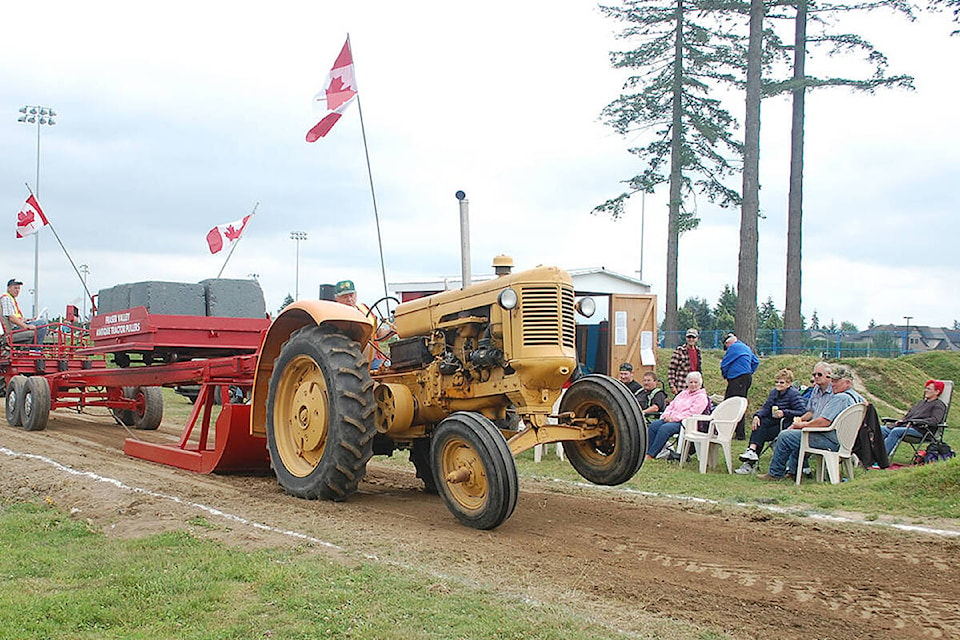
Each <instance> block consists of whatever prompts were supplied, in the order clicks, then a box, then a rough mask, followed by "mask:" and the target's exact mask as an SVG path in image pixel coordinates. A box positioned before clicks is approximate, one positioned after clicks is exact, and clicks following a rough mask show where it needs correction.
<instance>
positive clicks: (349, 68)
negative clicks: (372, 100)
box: [307, 38, 357, 142]
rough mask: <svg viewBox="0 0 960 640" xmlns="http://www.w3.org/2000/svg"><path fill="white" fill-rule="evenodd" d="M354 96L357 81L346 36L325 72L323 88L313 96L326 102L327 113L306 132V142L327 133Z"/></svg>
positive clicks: (317, 100)
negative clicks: (334, 58)
mask: <svg viewBox="0 0 960 640" xmlns="http://www.w3.org/2000/svg"><path fill="white" fill-rule="evenodd" d="M356 97H357V81H356V78H355V77H354V73H353V54H352V53H351V52H350V39H349V38H347V41H346V42H344V43H343V49H341V50H340V55H338V56H337V60H336V62H334V63H333V68H332V69H330V73H329V74H327V81H326V82H325V83H324V85H323V90H322V91H321V92H320V93H318V94H317V95H316V97H315V98H314V100H315V101H316V102H326V103H327V104H326V109H327V115H325V116H324V117H323V119H322V120H320V122H318V123H317V124H316V125H315V126H314V127H313V128H312V129H310V131H308V132H307V142H316V141H317V140H319V139H320V138H322V137H324V136H325V135H327V134H328V133H329V132H330V129H332V128H333V125H335V124H337V120H339V119H340V116H342V115H343V112H344V111H346V110H347V107H349V106H350V103H352V102H353V100H354V98H356Z"/></svg>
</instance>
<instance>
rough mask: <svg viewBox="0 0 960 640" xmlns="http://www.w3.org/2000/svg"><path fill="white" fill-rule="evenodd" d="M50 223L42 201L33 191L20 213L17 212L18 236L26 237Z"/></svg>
mask: <svg viewBox="0 0 960 640" xmlns="http://www.w3.org/2000/svg"><path fill="white" fill-rule="evenodd" d="M48 224H50V223H49V222H47V216H45V215H43V209H41V208H40V203H39V202H37V199H36V198H35V197H34V195H33V194H32V193H31V194H30V197H29V198H27V201H26V202H24V203H23V207H22V208H21V209H20V213H18V214H17V237H18V238H26V237H27V236H29V235H32V234H34V233H36V232H37V231H40V229H41V227H45V226H47V225H48Z"/></svg>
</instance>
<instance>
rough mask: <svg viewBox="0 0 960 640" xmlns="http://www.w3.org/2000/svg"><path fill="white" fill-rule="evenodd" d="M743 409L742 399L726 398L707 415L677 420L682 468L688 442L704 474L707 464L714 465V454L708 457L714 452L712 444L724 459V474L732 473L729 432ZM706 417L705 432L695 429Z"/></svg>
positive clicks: (744, 402) (731, 433)
mask: <svg viewBox="0 0 960 640" xmlns="http://www.w3.org/2000/svg"><path fill="white" fill-rule="evenodd" d="M746 411H747V399H746V398H727V399H726V400H724V401H723V402H721V403H720V404H718V405H717V406H716V408H715V409H714V410H713V413H712V414H710V415H709V416H706V415H699V416H690V417H689V418H684V419H683V420H682V421H681V423H680V438H679V440H677V451H679V452H680V466H681V467H683V463H684V462H686V461H687V456H688V455H689V452H690V446H689V445H691V444H692V445H693V446H694V448H695V449H696V451H697V459H698V460H699V461H700V473H706V472H707V466H708V464H709V466H710V467H713V466H715V465H716V457H715V456H713V459H712V460H711V459H710V458H711V455H712V454H713V453H714V451H715V448H714V447H713V445H720V447H721V448H722V449H723V455H724V457H725V458H726V460H727V473H733V459H732V458H731V456H730V447H731V446H732V445H731V443H732V441H733V432H734V431H735V430H736V428H737V423H738V422H740V419H741V418H743V414H744V413H745V412H746ZM707 420H709V421H710V426H709V428H708V429H707V431H706V433H703V432H701V431H698V430H697V425H698V423H700V422H701V421H703V422H706V421H707Z"/></svg>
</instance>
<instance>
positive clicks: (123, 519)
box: [0, 411, 960, 639]
mask: <svg viewBox="0 0 960 640" xmlns="http://www.w3.org/2000/svg"><path fill="white" fill-rule="evenodd" d="M178 435H179V434H178V430H177V429H176V428H175V427H168V426H166V425H164V426H162V427H161V429H160V430H159V431H157V432H155V433H150V434H142V433H137V436H138V437H143V438H144V439H148V438H149V439H156V440H162V439H164V438H166V439H173V438H176V437H177V436H178ZM126 436H127V432H126V431H124V430H123V429H122V428H120V427H117V426H114V425H112V424H111V421H110V420H109V418H107V417H106V416H105V415H103V414H102V415H99V416H89V415H77V414H71V413H64V412H63V411H57V412H55V413H53V414H51V419H50V425H49V426H48V427H47V430H46V431H43V432H33V433H28V432H24V431H22V430H19V429H13V428H10V427H9V426H7V425H6V424H5V423H4V422H3V421H0V447H4V448H6V449H7V450H9V452H15V453H16V454H34V456H42V457H43V458H40V457H31V456H25V455H12V454H11V453H9V452H7V453H3V454H2V455H0V491H3V494H4V495H6V496H20V497H29V496H33V495H37V496H40V497H43V498H46V497H49V498H50V499H52V500H53V501H55V502H56V503H57V504H58V505H59V506H61V507H62V508H64V509H66V510H68V511H72V512H73V513H74V514H75V517H79V518H86V519H88V520H89V521H91V522H92V523H94V524H96V525H97V526H100V527H102V528H103V529H104V530H105V531H106V532H108V533H109V534H111V535H119V536H140V535H145V534H149V533H154V532H158V531H163V530H169V529H190V530H192V531H194V532H195V533H196V534H197V535H204V536H208V537H218V538H221V539H223V540H226V541H229V542H230V543H231V544H239V545H241V546H245V547H256V546H262V545H291V544H294V545H303V544H304V538H302V537H295V536H292V535H290V533H289V532H297V533H299V534H304V535H305V536H308V537H310V538H313V539H315V540H314V541H315V542H316V541H317V540H319V541H324V542H325V543H330V544H331V545H335V546H327V545H325V544H318V545H317V548H318V549H320V550H321V551H323V552H329V553H333V554H338V555H341V556H342V557H343V558H344V559H345V561H354V560H355V559H357V558H362V557H364V556H375V557H377V558H379V559H380V560H381V561H386V562H391V563H397V564H402V565H404V566H410V567H416V568H417V569H418V570H422V571H425V572H427V573H428V574H431V575H434V576H437V580H438V581H444V580H447V581H452V582H459V583H463V584H471V585H480V586H481V587H483V588H487V589H491V590H496V591H499V592H501V593H503V594H504V596H505V597H519V598H530V599H533V600H536V601H539V602H547V603H554V604H568V605H569V606H571V607H574V608H575V609H576V610H577V611H580V612H583V613H584V615H586V616H588V617H590V618H592V619H594V620H597V621H603V622H604V623H605V624H607V625H608V626H610V627H611V628H615V629H621V630H624V631H627V632H628V633H644V632H653V633H656V634H658V635H660V636H661V637H680V636H684V637H690V635H689V634H690V631H689V627H688V626H687V625H686V624H681V625H679V626H675V627H671V624H673V623H671V621H670V619H674V620H679V621H682V622H684V623H689V624H690V625H693V626H694V627H695V628H699V629H701V630H709V629H715V630H719V631H723V632H726V633H728V634H730V635H731V636H732V637H742V638H764V639H770V638H801V637H802V638H837V639H840V638H957V637H960V604H958V603H960V539H958V538H944V537H938V536H932V535H920V534H908V533H902V532H897V531H894V530H890V529H887V528H882V527H871V526H857V525H831V524H823V523H817V522H814V521H811V520H807V519H800V518H793V517H782V516H773V515H768V514H766V513H764V512H760V511H758V510H748V509H739V508H736V507H724V508H718V507H713V506H695V505H692V504H691V503H688V502H680V501H676V500H668V499H659V498H648V497H643V496H637V495H635V494H629V493H625V492H614V491H581V490H577V489H575V488H569V487H561V488H559V489H558V488H557V487H556V486H554V485H552V484H551V485H550V486H545V485H538V484H536V483H533V482H530V481H521V490H522V493H521V496H520V502H519V504H518V506H517V509H516V511H515V513H514V515H513V517H512V518H510V519H509V520H508V521H507V522H506V523H505V524H504V525H503V526H501V527H500V528H499V529H497V530H495V531H492V532H482V531H475V530H472V529H468V528H465V527H463V526H461V525H459V524H457V523H456V521H455V520H454V519H453V517H452V516H451V515H450V514H449V513H448V512H447V510H446V508H445V507H444V506H443V504H442V503H441V502H440V500H439V498H437V497H435V496H428V495H425V494H423V493H421V492H420V491H419V482H418V481H417V480H416V479H415V478H414V477H413V473H412V468H411V470H410V471H409V472H407V471H406V470H404V469H398V468H396V467H395V466H391V465H386V466H385V465H383V464H377V463H376V459H374V462H373V463H371V465H370V467H369V469H368V474H367V479H366V481H365V482H363V483H362V484H361V491H360V494H359V495H357V496H354V497H353V498H351V499H350V500H349V501H347V502H346V503H339V504H334V503H328V502H308V501H303V500H298V499H295V498H291V497H289V496H286V495H284V494H283V493H282V491H281V490H280V489H279V487H278V485H277V483H276V480H275V479H274V478H273V477H272V476H269V477H251V476H216V475H214V476H202V475H195V474H192V473H190V472H186V471H181V470H177V469H173V468H168V467H164V466H161V465H156V464H152V463H148V462H144V461H142V460H136V459H132V458H128V457H126V456H124V455H123V454H122V452H121V449H122V446H123V439H124V438H125V437H126ZM48 460H49V461H48ZM50 461H53V462H55V463H58V464H59V465H63V467H67V468H68V469H70V470H75V471H78V472H87V474H86V475H84V474H78V473H71V472H70V471H69V470H65V469H64V468H63V467H60V466H57V464H52V463H51V462H50ZM641 473H642V471H641ZM93 474H96V476H99V477H103V478H109V479H115V480H119V481H121V482H122V483H124V485H126V487H120V486H116V485H115V484H114V483H111V482H107V481H104V480H101V479H98V478H97V477H94V476H93ZM130 488H135V489H136V490H131V489H130ZM141 490H143V491H141ZM171 496H172V497H175V498H178V499H179V500H181V502H178V501H176V500H174V499H171V498H170V497H171ZM199 505H203V506H206V507H210V508H213V509H216V510H219V511H221V512H223V513H225V514H228V515H230V516H236V517H239V518H242V519H243V520H238V519H231V518H227V517H224V516H223V515H220V514H218V513H215V512H210V511H205V510H203V508H202V507H201V506H199ZM198 516H202V517H204V518H205V519H206V520H207V521H208V522H210V523H212V525H214V526H213V527H212V528H211V527H199V526H196V525H195V524H191V522H190V521H191V520H194V522H195V519H196V518H197V517H198ZM255 524H262V525H267V526H268V527H270V528H263V527H259V526H255ZM921 611H922V612H921Z"/></svg>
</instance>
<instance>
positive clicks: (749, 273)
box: [734, 0, 766, 345]
mask: <svg viewBox="0 0 960 640" xmlns="http://www.w3.org/2000/svg"><path fill="white" fill-rule="evenodd" d="M765 11H766V6H765V5H764V1H763V0H750V40H749V43H748V45H747V97H746V115H745V117H744V124H745V127H744V140H743V143H744V145H743V203H742V205H741V208H740V261H739V273H738V277H737V317H736V318H735V319H734V331H735V332H736V334H737V336H738V337H739V338H740V339H741V340H743V341H744V342H746V343H747V344H749V345H756V343H757V250H758V235H757V219H758V217H759V215H760V74H761V73H762V67H761V60H760V56H761V48H762V45H763V17H764V13H765Z"/></svg>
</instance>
